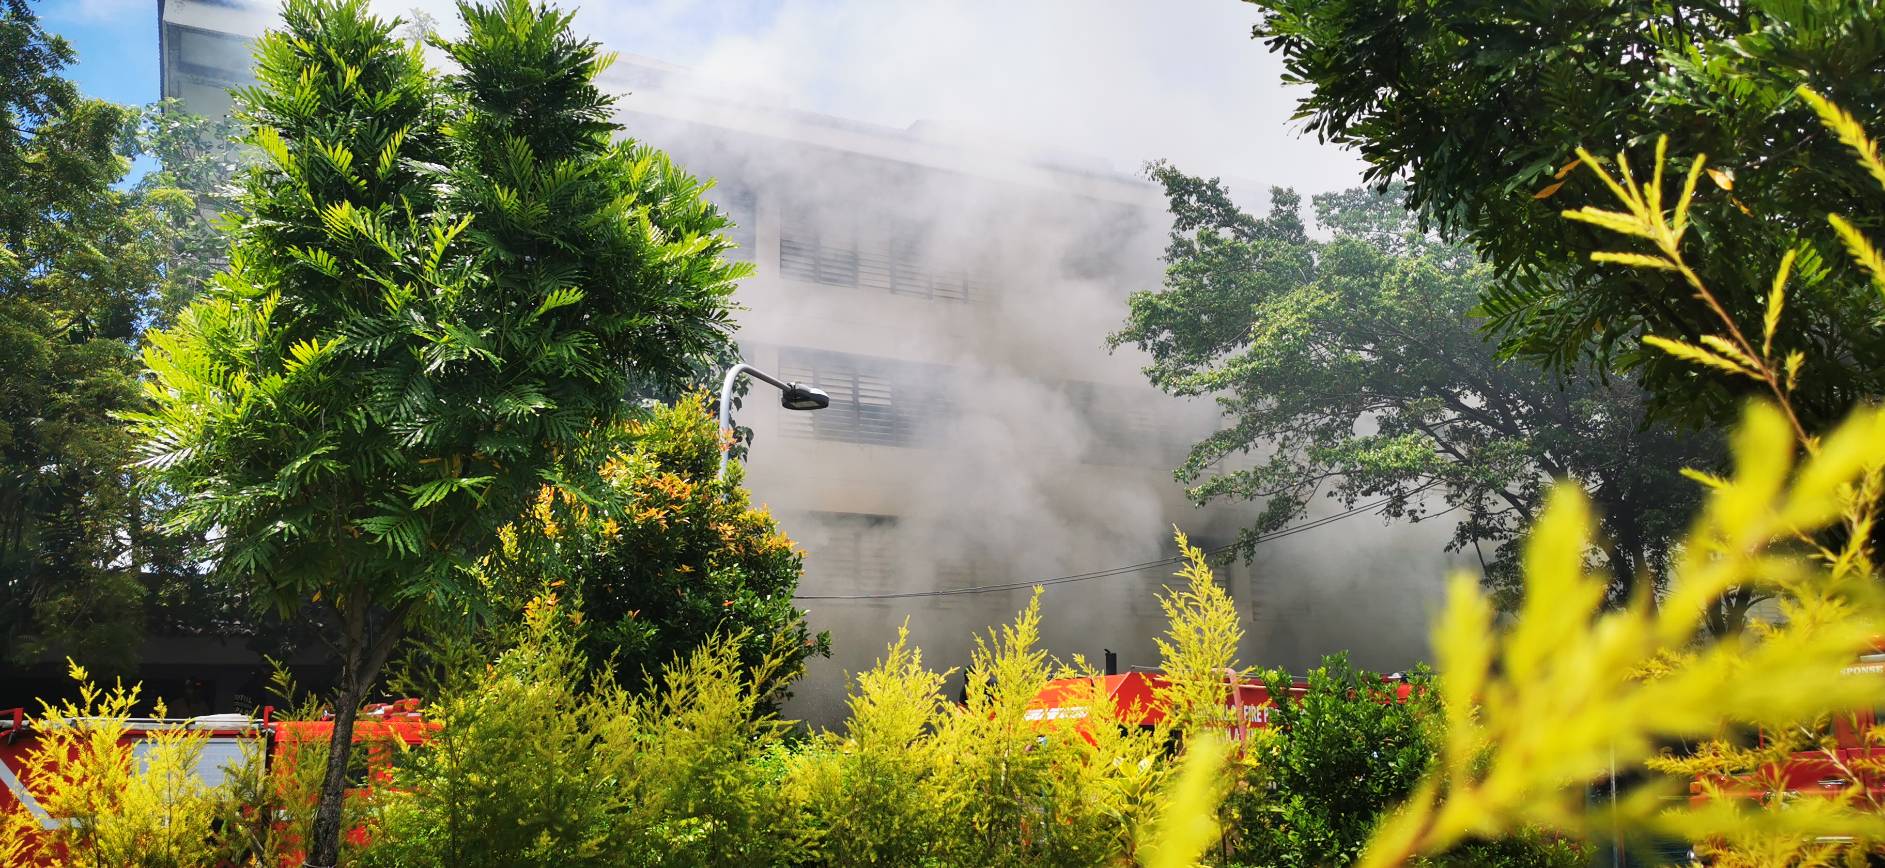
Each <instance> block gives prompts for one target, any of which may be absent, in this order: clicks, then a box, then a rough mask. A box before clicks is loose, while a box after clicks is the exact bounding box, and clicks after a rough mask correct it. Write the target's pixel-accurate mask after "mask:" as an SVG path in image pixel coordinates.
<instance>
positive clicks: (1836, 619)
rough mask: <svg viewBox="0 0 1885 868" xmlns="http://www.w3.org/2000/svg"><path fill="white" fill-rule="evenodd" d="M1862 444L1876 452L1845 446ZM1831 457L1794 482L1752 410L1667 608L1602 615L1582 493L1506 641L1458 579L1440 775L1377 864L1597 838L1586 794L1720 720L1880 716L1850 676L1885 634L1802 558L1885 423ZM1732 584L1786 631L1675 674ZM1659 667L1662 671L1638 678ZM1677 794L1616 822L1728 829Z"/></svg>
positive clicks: (1866, 684)
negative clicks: (1509, 841) (1510, 840)
mask: <svg viewBox="0 0 1885 868" xmlns="http://www.w3.org/2000/svg"><path fill="white" fill-rule="evenodd" d="M1848 440H1858V441H1861V442H1869V443H1870V444H1871V446H1870V448H1869V449H1862V450H1854V449H1849V448H1847V447H1846V446H1845V445H1844V444H1845V443H1846V442H1848ZM1828 442H1829V445H1831V444H1833V443H1839V444H1840V446H1839V447H1838V448H1834V449H1827V450H1823V451H1822V452H1821V454H1819V455H1817V456H1815V457H1813V458H1811V459H1810V460H1809V462H1808V463H1807V465H1806V466H1805V467H1803V468H1801V469H1800V470H1799V471H1798V472H1797V473H1791V474H1790V472H1789V471H1790V469H1791V467H1792V465H1793V456H1794V452H1795V449H1796V446H1797V444H1796V443H1795V442H1794V441H1793V439H1792V438H1791V437H1790V436H1789V433H1788V430H1787V423H1786V421H1785V420H1784V419H1783V418H1782V417H1781V415H1780V414H1779V413H1778V412H1777V411H1776V410H1774V409H1773V408H1771V407H1768V406H1766V405H1759V404H1757V405H1754V406H1752V407H1751V408H1750V410H1749V412H1748V415H1747V419H1746V421H1745V422H1744V423H1743V425H1742V426H1741V429H1740V431H1739V432H1738V434H1737V436H1736V438H1735V444H1734V447H1735V457H1736V472H1735V474H1734V476H1733V478H1732V479H1730V480H1728V481H1727V483H1726V484H1725V485H1722V486H1720V487H1717V488H1716V489H1714V491H1713V492H1712V494H1711V496H1710V498H1709V500H1708V503H1707V507H1706V509H1705V510H1704V512H1703V514H1702V516H1701V517H1700V518H1699V519H1698V520H1697V523H1696V525H1695V527H1694V529H1693V530H1692V531H1691V532H1690V534H1689V536H1688V538H1687V541H1686V542H1685V544H1684V546H1683V548H1682V552H1683V554H1682V557H1681V560H1680V563H1679V564H1678V566H1677V569H1676V570H1675V572H1674V579H1673V581H1672V582H1671V592H1670V596H1669V597H1668V599H1666V600H1664V601H1663V603H1662V605H1660V606H1657V605H1655V604H1654V603H1653V601H1651V600H1649V599H1647V598H1639V599H1637V600H1634V601H1632V602H1631V604H1630V605H1628V606H1627V607H1625V608H1623V609H1621V610H1618V611H1612V612H1604V611H1602V600H1603V588H1604V586H1605V578H1604V577H1602V576H1598V575H1593V574H1591V573H1590V572H1589V571H1587V570H1586V568H1585V554H1586V552H1587V550H1588V548H1589V547H1590V546H1591V545H1592V544H1593V537H1592V533H1593V529H1594V521H1593V519H1592V516H1591V514H1590V507H1589V504H1588V502H1587V501H1586V500H1585V498H1584V496H1583V495H1582V493H1581V492H1580V491H1578V490H1577V489H1575V488H1571V487H1564V488H1560V489H1559V490H1557V491H1555V492H1554V493H1553V495H1552V497H1551V499H1550V503H1549V506H1548V508H1547V510H1546V512H1545V514H1544V516H1543V517H1542V518H1541V520H1540V521H1539V523H1538V524H1537V526H1536V527H1534V528H1533V530H1532V535H1531V538H1530V540H1529V541H1528V543H1527V548H1526V553H1525V561H1524V571H1525V580H1526V599H1525V602H1524V605H1523V607H1522V608H1521V610H1520V612H1519V614H1518V617H1517V618H1515V619H1514V621H1513V624H1512V627H1511V629H1510V630H1509V631H1505V632H1500V631H1497V630H1495V629H1494V626H1493V620H1492V611H1493V610H1492V606H1491V603H1490V601H1489V600H1487V599H1486V598H1485V596H1484V595H1483V593H1482V592H1481V591H1480V589H1479V587H1478V583H1477V582H1476V581H1475V580H1474V579H1473V578H1471V577H1470V576H1464V575H1462V576H1456V577H1455V578H1454V580H1453V582H1452V586H1451V588H1450V593H1449V600H1448V604H1447V607H1446V610H1445V615H1444V617H1443V619H1442V621H1441V623H1440V626H1439V629H1438V630H1437V631H1436V634H1435V637H1434V647H1435V649H1436V654H1437V658H1438V663H1439V668H1440V671H1441V672H1442V674H1443V676H1444V679H1443V681H1442V682H1441V685H1442V687H1441V690H1442V698H1443V700H1444V702H1445V705H1446V709H1447V715H1448V740H1447V744H1446V746H1445V749H1444V763H1443V768H1442V769H1441V770H1440V771H1438V772H1437V773H1436V774H1435V776H1434V777H1433V779H1432V780H1430V781H1429V782H1428V783H1427V785H1425V786H1424V787H1423V788H1422V789H1421V790H1420V792H1419V793H1418V795H1417V796H1416V798H1415V799H1414V800H1412V802H1411V803H1410V804H1409V805H1408V806H1407V807H1406V808H1405V809H1404V810H1403V811H1402V812H1400V813H1399V814H1397V815H1396V817H1395V818H1394V819H1393V820H1392V821H1391V822H1390V823H1389V824H1387V826H1386V827H1385V828H1384V829H1383V830H1382V831H1381V832H1380V834H1379V836H1378V838H1377V840H1376V842H1375V846H1374V847H1373V848H1372V849H1371V850H1370V852H1369V855H1368V862H1367V864H1369V865H1391V864H1399V863H1401V862H1403V861H1404V860H1405V859H1407V858H1408V857H1409V856H1410V855H1412V854H1414V853H1432V852H1438V851H1440V850H1443V849H1445V848H1446V847H1448V846H1450V845H1452V844H1454V843H1456V842H1458V841H1459V840H1461V839H1463V838H1465V837H1467V836H1470V835H1484V836H1492V835H1497V834H1500V833H1502V832H1505V831H1509V830H1511V829H1515V828H1518V827H1519V826H1521V825H1525V824H1532V825H1538V826H1544V827H1549V828H1554V829H1561V830H1566V831H1570V832H1589V831H1591V824H1592V823H1593V822H1594V821H1593V820H1592V819H1591V818H1590V817H1588V816H1586V815H1585V813H1584V811H1583V795H1582V790H1581V786H1582V785H1583V784H1584V783H1585V782H1588V781H1590V780H1594V779H1598V778H1601V777H1603V776H1605V775H1606V774H1608V773H1609V770H1610V769H1612V768H1630V767H1634V766H1637V765H1640V764H1642V763H1643V762H1644V761H1645V760H1648V759H1649V758H1651V757H1653V756H1655V754H1656V743H1657V741H1658V740H1659V739H1668V738H1676V737H1685V738H1695V737H1707V736H1711V735H1713V734H1715V733H1716V732H1717V731H1718V728H1719V727H1720V726H1721V725H1722V724H1723V723H1724V722H1726V721H1735V722H1743V723H1747V724H1753V725H1758V726H1765V727H1770V728H1777V729H1784V728H1787V727H1789V726H1790V725H1793V724H1795V723H1796V722H1798V721H1802V720H1812V719H1814V718H1816V717H1821V716H1825V715H1830V714H1834V713H1838V712H1843V711H1847V710H1850V709H1855V708H1862V707H1870V706H1874V705H1885V679H1878V678H1862V677H1852V676H1849V675H1847V674H1846V673H1845V670H1846V668H1847V667H1848V666H1849V665H1851V662H1852V660H1853V658H1854V656H1855V655H1856V654H1857V653H1858V652H1859V650H1861V649H1863V648H1864V647H1866V644H1867V642H1868V641H1869V640H1870V638H1871V637H1872V636H1873V635H1875V634H1876V633H1877V632H1878V631H1879V628H1880V623H1879V619H1878V617H1877V610H1876V608H1875V606H1874V602H1875V601H1874V599H1873V598H1872V596H1871V595H1870V594H1868V593H1864V592H1862V589H1861V588H1860V587H1859V586H1858V585H1856V583H1851V582H1846V581H1843V580H1841V579H1840V578H1839V577H1836V576H1835V574H1834V573H1833V572H1832V571H1831V570H1829V569H1828V568H1827V567H1826V566H1825V565H1824V564H1823V563H1816V562H1815V561H1814V560H1811V559H1809V558H1808V557H1806V556H1804V555H1803V554H1801V553H1800V552H1799V550H1798V546H1797V545H1794V544H1795V543H1796V542H1797V541H1798V540H1799V539H1800V538H1801V537H1802V536H1806V535H1811V534H1814V533H1816V532H1818V531H1821V530H1824V529H1825V528H1826V526H1827V524H1828V523H1830V522H1831V521H1833V520H1834V519H1835V518H1836V517H1837V516H1839V515H1840V514H1841V505H1842V503H1845V504H1848V505H1849V504H1850V500H1849V498H1848V497H1847V496H1846V495H1847V494H1848V493H1849V492H1850V491H1851V490H1852V488H1851V487H1852V486H1853V485H1855V484H1857V483H1859V482H1861V478H1862V477H1864V476H1867V475H1872V476H1876V474H1877V471H1878V466H1879V462H1880V461H1881V460H1885V415H1881V414H1880V413H1879V412H1877V411H1875V410H1870V409H1868V410H1863V411H1861V412H1860V413H1858V414H1857V415H1855V417H1854V419H1853V421H1852V422H1850V423H1848V424H1847V425H1846V426H1845V427H1844V428H1842V430H1841V432H1840V433H1838V434H1835V435H1834V436H1833V437H1832V438H1829V441H1828ZM1790 480H1791V482H1792V484H1791V485H1789V484H1788V483H1789V481H1790ZM1736 586H1756V587H1763V588H1768V589H1771V590H1773V591H1775V592H1777V593H1780V594H1782V595H1783V596H1782V598H1781V599H1782V603H1781V611H1782V615H1783V619H1784V621H1783V625H1782V626H1778V627H1776V628H1774V629H1772V630H1769V631H1767V632H1766V635H1765V636H1764V637H1763V638H1762V639H1761V640H1760V641H1757V642H1750V643H1743V642H1739V641H1732V640H1731V641H1725V642H1722V643H1718V644H1714V645H1707V646H1702V647H1699V648H1697V649H1696V650H1694V651H1693V653H1690V654H1688V655H1687V656H1686V659H1684V660H1682V661H1681V662H1680V663H1679V664H1678V665H1674V666H1669V665H1668V662H1669V655H1670V654H1671V652H1680V651H1682V650H1683V649H1686V648H1689V647H1690V646H1691V645H1692V644H1693V643H1695V642H1697V641H1698V634H1699V633H1700V627H1701V618H1702V612H1703V608H1704V606H1705V605H1706V604H1707V603H1708V602H1709V601H1711V600H1713V599H1714V598H1715V597H1716V596H1718V595H1720V594H1721V593H1723V592H1725V591H1726V590H1728V589H1729V588H1732V587H1736ZM1835 586H1836V588H1835ZM1808 591H1826V592H1824V593H1806V592H1808ZM1495 663H1496V666H1495ZM1646 667H1662V668H1663V669H1664V671H1662V672H1661V673H1660V674H1659V675H1658V676H1657V677H1653V678H1647V679H1639V678H1638V677H1637V676H1636V673H1638V672H1639V671H1642V670H1644V669H1645V668H1646ZM1775 685H1784V688H1782V689H1776V688H1775ZM1680 783H1686V782H1678V781H1673V780H1671V781H1667V782H1666V784H1667V785H1666V786H1663V787H1647V788H1644V789H1642V790H1640V791H1639V792H1638V793H1637V794H1636V796H1635V797H1633V798H1632V799H1630V800H1628V801H1626V802H1624V803H1623V804H1620V805H1618V806H1617V807H1616V810H1617V812H1618V815H1619V816H1618V818H1619V819H1621V820H1624V821H1626V822H1632V823H1637V824H1642V825H1655V826H1659V827H1661V828H1664V829H1669V830H1673V831H1676V832H1679V833H1681V834H1684V835H1687V836H1690V837H1691V838H1693V839H1701V838H1705V837H1708V835H1709V834H1711V833H1714V832H1716V831H1719V827H1718V825H1717V824H1715V823H1712V822H1711V821H1710V819H1711V815H1710V814H1708V813H1706V812H1697V813H1694V814H1688V813H1686V812H1682V811H1675V812H1670V811H1667V810H1666V809H1665V807H1664V802H1663V797H1664V796H1667V795H1670V794H1672V793H1674V792H1676V791H1678V790H1679V789H1680V787H1679V786H1678V784H1680ZM1829 816H1831V815H1829V814H1828V813H1827V812H1825V811H1821V810H1813V811H1787V812H1776V813H1773V814H1771V815H1767V816H1765V817H1764V820H1763V822H1764V823H1765V826H1764V829H1765V830H1766V831H1770V832H1772V833H1774V834H1777V835H1791V836H1795V837H1802V838H1811V837H1813V836H1814V835H1816V834H1819V833H1821V832H1823V831H1824V830H1825V829H1826V828H1827V827H1828V824H1829V822H1830V820H1829ZM1839 816H1840V818H1841V819H1840V822H1839V823H1838V824H1837V825H1838V827H1839V828H1840V829H1841V832H1842V833H1845V834H1850V833H1853V832H1854V831H1855V830H1862V831H1863V833H1864V835H1865V836H1866V837H1871V838H1877V837H1881V836H1885V818H1880V817H1878V816H1876V815H1860V814H1856V813H1852V812H1848V813H1847V814H1842V815H1839Z"/></svg>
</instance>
